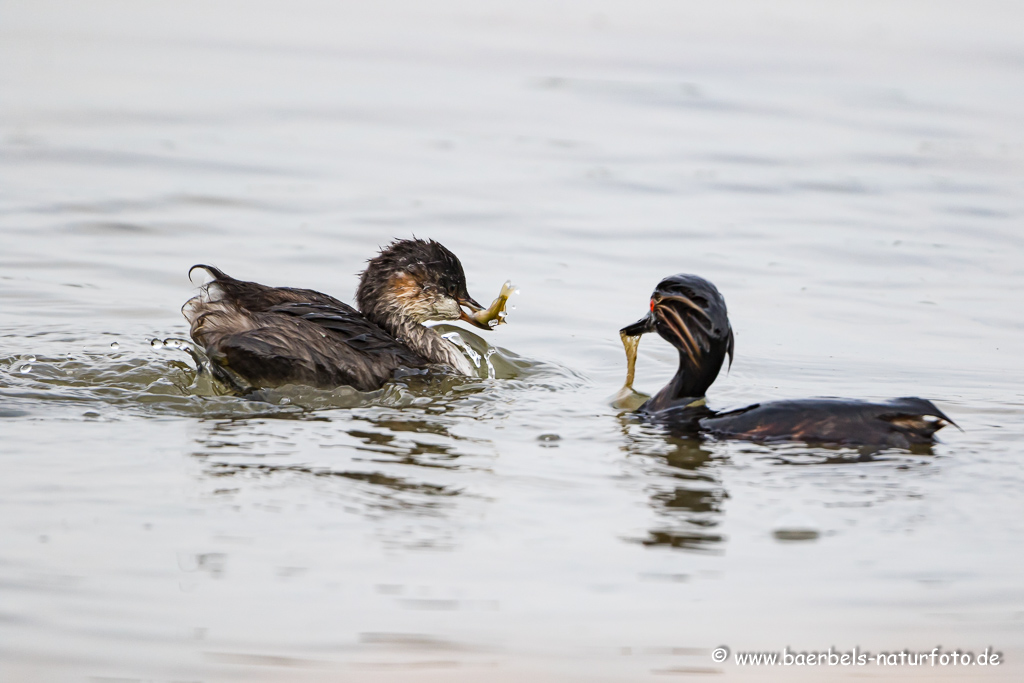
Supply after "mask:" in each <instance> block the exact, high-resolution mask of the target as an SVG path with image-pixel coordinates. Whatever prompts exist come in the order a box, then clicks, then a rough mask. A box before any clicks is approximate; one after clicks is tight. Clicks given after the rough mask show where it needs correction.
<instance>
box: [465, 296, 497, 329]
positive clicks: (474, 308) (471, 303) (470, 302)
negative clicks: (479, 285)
mask: <svg viewBox="0 0 1024 683" xmlns="http://www.w3.org/2000/svg"><path fill="white" fill-rule="evenodd" d="M458 302H459V306H460V308H459V320H463V321H465V322H467V323H469V324H470V325H472V326H473V327H479V328H480V329H481V330H487V331H488V332H490V331H491V327H490V325H486V324H484V323H482V322H478V321H477V320H476V319H474V318H473V317H471V316H470V315H468V314H467V313H466V312H465V311H464V310H462V308H461V307H462V306H465V307H466V308H468V309H469V310H470V311H471V312H473V313H479V312H480V311H482V310H484V307H483V306H481V305H480V304H478V303H477V302H476V299H474V298H473V297H471V296H468V295H467V296H464V297H462V296H460V297H459V298H458Z"/></svg>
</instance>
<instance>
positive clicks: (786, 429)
mask: <svg viewBox="0 0 1024 683" xmlns="http://www.w3.org/2000/svg"><path fill="white" fill-rule="evenodd" d="M647 332H657V333H658V334H659V335H661V337H662V338H663V339H665V340H666V341H668V342H669V343H670V344H672V345H673V346H675V347H676V349H678V350H679V369H678V370H677V371H676V374H675V377H673V378H672V380H671V381H670V382H669V383H668V384H667V385H666V386H665V388H663V389H662V390H661V391H659V392H658V393H657V394H655V396H654V397H653V398H651V399H650V400H649V401H647V402H646V403H644V404H643V405H642V406H641V407H640V408H639V410H638V412H639V413H640V414H641V415H643V416H644V417H646V418H648V419H651V420H653V421H657V422H661V423H665V424H670V425H672V426H674V427H676V428H682V429H683V431H685V432H688V433H692V434H694V435H697V434H706V435H712V436H719V437H725V438H738V439H750V440H757V441H768V442H773V441H804V442H808V443H823V444H848V445H872V446H895V447H902V448H906V447H909V446H911V445H918V444H930V443H933V442H934V435H935V432H936V431H938V430H939V429H941V428H942V427H944V426H945V425H946V423H949V424H954V423H953V421H952V420H950V419H949V418H948V417H946V415H945V414H943V412H942V411H941V410H939V409H938V408H937V407H935V405H934V404H933V403H932V402H931V401H928V400H925V399H923V398H898V399H894V400H891V401H880V402H870V401H858V400H851V399H838V398H814V399H801V400H783V401H770V402H767V403H757V404H754V405H751V406H747V407H746V408H740V409H739V410H732V411H729V412H724V413H716V412H714V411H712V410H710V409H709V408H707V406H706V404H705V401H704V400H703V398H704V394H705V392H706V391H707V389H708V387H710V386H711V384H712V382H714V381H715V378H716V377H717V376H718V372H719V370H720V369H721V367H722V363H723V362H724V361H725V356H726V355H728V356H729V362H730V364H731V363H732V356H733V347H734V343H733V333H732V327H731V326H730V324H729V315H728V311H727V309H726V306H725V299H724V298H723V297H722V295H721V294H720V293H719V291H718V290H717V289H716V288H715V286H714V285H713V284H711V283H710V282H708V281H707V280H705V279H703V278H700V277H697V276H696V275H685V274H680V275H673V276H671V277H667V278H665V279H664V280H662V281H661V282H660V283H659V284H658V286H657V287H656V288H655V290H654V293H653V294H652V295H651V310H650V312H649V313H648V314H647V315H646V316H644V317H643V318H641V319H640V320H638V321H637V322H635V323H633V324H632V325H628V326H626V327H624V328H622V330H621V332H620V334H621V335H622V338H623V342H624V343H625V344H626V347H627V355H628V359H629V375H628V379H627V387H629V386H630V385H631V384H632V377H633V363H634V361H635V358H636V355H635V353H636V345H635V341H636V339H637V338H639V336H640V335H642V334H645V333H647ZM631 341H632V344H631V343H630V342H631ZM929 418H932V419H929Z"/></svg>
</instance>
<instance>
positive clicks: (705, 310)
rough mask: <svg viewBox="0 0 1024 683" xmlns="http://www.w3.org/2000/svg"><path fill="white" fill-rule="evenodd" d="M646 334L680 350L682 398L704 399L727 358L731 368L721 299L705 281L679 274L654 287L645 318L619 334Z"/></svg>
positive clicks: (729, 337) (730, 341)
mask: <svg viewBox="0 0 1024 683" xmlns="http://www.w3.org/2000/svg"><path fill="white" fill-rule="evenodd" d="M648 332H657V333H658V334H659V335H661V337H662V339H664V340H665V341H667V342H668V343H670V344H672V346H674V347H676V348H677V349H679V365H680V367H679V372H680V373H682V374H685V375H686V376H687V378H688V380H687V382H686V383H685V384H686V387H685V390H684V391H683V393H685V395H687V396H703V395H704V392H705V391H707V388H708V387H709V386H711V383H712V382H714V381H715V378H716V377H717V376H718V371H719V370H720V369H721V367H722V363H723V361H724V360H725V356H726V355H728V356H729V365H730V366H731V365H732V356H733V348H734V341H733V334H732V327H731V326H730V325H729V314H728V310H727V309H726V307H725V299H724V298H723V297H722V295H721V294H720V293H719V291H718V289H716V288H715V286H714V285H713V284H711V283H710V282H708V281H707V280H705V279H704V278H701V277H698V276H696V275H687V274H685V273H680V274H678V275H672V276H671V277H667V278H665V279H664V280H662V281H661V282H659V283H658V286H657V287H655V289H654V292H653V293H652V294H651V308H650V311H649V312H648V313H647V315H645V316H644V317H643V318H641V319H640V320H638V321H636V322H635V323H633V324H632V325H627V326H626V327H624V328H622V330H621V333H622V334H624V335H626V336H630V337H639V336H640V335H642V334H646V333H648Z"/></svg>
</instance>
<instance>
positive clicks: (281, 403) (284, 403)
mask: <svg viewBox="0 0 1024 683" xmlns="http://www.w3.org/2000/svg"><path fill="white" fill-rule="evenodd" d="M291 402H292V400H291V399H290V398H282V399H281V400H280V401H278V402H277V404H278V405H281V406H286V405H289V404H290V403H291Z"/></svg>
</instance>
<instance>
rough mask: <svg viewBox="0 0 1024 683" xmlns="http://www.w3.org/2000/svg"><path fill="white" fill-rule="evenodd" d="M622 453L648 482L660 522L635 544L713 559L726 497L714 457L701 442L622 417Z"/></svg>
mask: <svg viewBox="0 0 1024 683" xmlns="http://www.w3.org/2000/svg"><path fill="white" fill-rule="evenodd" d="M620 419H622V421H623V431H624V433H625V436H626V443H625V445H624V446H623V450H624V451H626V453H627V454H628V455H629V456H630V459H631V460H632V461H633V462H635V463H639V464H640V467H641V468H642V470H643V472H644V475H645V476H647V477H649V478H650V484H649V485H648V487H647V492H648V494H649V495H650V504H651V507H652V508H653V509H654V511H655V512H656V513H658V521H657V523H656V525H655V526H654V528H652V529H650V530H649V531H648V532H647V537H646V538H641V539H639V541H640V542H641V543H642V544H643V545H646V546H652V547H670V548H679V549H682V550H691V551H699V552H705V553H717V552H721V551H722V545H723V543H724V542H725V540H726V539H725V536H723V535H722V534H720V533H717V532H716V529H717V528H718V526H719V525H720V524H721V521H722V515H723V509H722V507H723V503H724V501H725V499H727V498H728V497H729V494H728V493H727V492H726V490H725V487H724V486H723V484H722V481H721V478H720V477H719V476H718V474H717V471H716V464H717V463H720V462H721V461H722V456H720V455H716V454H715V453H714V451H713V450H711V449H710V448H708V447H706V446H707V445H706V444H705V443H703V442H702V441H701V440H700V439H696V438H687V437H680V436H676V435H673V434H670V433H665V432H662V431H659V430H657V429H654V428H652V427H650V426H649V425H640V424H637V421H636V420H635V419H633V418H631V417H629V416H623V417H622V418H620Z"/></svg>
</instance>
